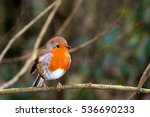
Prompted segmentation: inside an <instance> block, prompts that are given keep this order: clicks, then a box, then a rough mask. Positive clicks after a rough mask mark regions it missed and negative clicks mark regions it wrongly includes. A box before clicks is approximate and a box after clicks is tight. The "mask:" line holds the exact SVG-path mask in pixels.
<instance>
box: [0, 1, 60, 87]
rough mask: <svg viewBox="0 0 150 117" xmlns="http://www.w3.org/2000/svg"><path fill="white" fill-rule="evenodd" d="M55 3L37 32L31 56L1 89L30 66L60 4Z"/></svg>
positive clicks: (10, 83)
mask: <svg viewBox="0 0 150 117" xmlns="http://www.w3.org/2000/svg"><path fill="white" fill-rule="evenodd" d="M56 1H57V2H56V4H55V7H54V8H53V10H52V11H51V12H50V14H49V16H48V18H47V20H46V22H45V24H44V25H43V27H42V29H41V31H40V33H39V36H38V38H37V40H36V42H35V45H34V48H33V54H32V56H31V58H29V59H28V60H27V62H26V63H25V65H24V66H23V67H22V69H21V70H20V71H19V72H18V73H17V74H16V76H14V77H13V78H12V79H11V80H10V81H8V82H6V83H5V84H3V85H2V86H0V88H1V89H4V88H7V87H10V86H11V85H13V84H14V83H16V82H17V81H18V80H19V78H20V76H22V75H23V74H24V73H25V72H26V71H27V70H28V68H29V67H30V65H31V63H32V62H33V60H34V59H35V58H36V56H37V53H38V48H39V45H40V42H41V41H42V38H43V36H44V34H45V33H46V31H47V29H48V26H49V24H50V23H51V21H52V19H53V17H54V15H55V13H56V11H57V9H58V7H59V6H60V4H61V1H60V0H56Z"/></svg>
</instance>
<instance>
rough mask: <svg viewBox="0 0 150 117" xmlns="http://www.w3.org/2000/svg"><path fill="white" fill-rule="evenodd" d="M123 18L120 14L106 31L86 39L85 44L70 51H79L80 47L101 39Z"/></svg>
mask: <svg viewBox="0 0 150 117" xmlns="http://www.w3.org/2000/svg"><path fill="white" fill-rule="evenodd" d="M121 18H122V15H121V16H119V17H118V18H117V19H116V20H115V21H114V22H113V23H112V24H111V25H110V26H109V27H108V28H106V29H105V30H104V31H102V32H100V33H98V34H97V35H96V36H94V37H93V38H92V39H91V40H89V41H86V42H85V43H83V44H81V45H79V46H76V47H74V48H72V49H70V50H69V52H70V53H72V52H75V51H77V50H79V49H81V48H84V47H86V46H88V45H89V44H92V43H94V42H95V41H97V40H98V39H100V37H101V36H103V35H105V34H106V33H107V32H108V31H109V30H111V29H112V27H114V26H115V25H116V24H117V23H118V22H119V21H120V20H121Z"/></svg>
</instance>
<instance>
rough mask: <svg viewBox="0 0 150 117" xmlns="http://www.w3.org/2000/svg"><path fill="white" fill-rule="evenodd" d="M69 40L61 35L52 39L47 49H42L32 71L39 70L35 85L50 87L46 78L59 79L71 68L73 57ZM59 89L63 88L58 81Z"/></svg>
mask: <svg viewBox="0 0 150 117" xmlns="http://www.w3.org/2000/svg"><path fill="white" fill-rule="evenodd" d="M69 48H70V46H68V43H67V41H66V40H65V38H63V37H61V36H56V37H54V38H52V39H50V40H49V41H48V43H47V45H46V48H45V49H42V50H40V52H39V53H38V57H37V58H36V59H35V61H34V63H33V66H32V68H31V71H30V73H33V72H34V71H37V72H38V75H37V78H36V80H35V81H34V83H33V85H32V86H33V87H44V88H46V89H47V88H48V87H47V85H46V83H45V80H58V79H59V78H60V77H61V76H63V75H64V74H65V72H66V71H67V70H68V69H69V67H70V63H71V57H70V54H69V52H68V49H69ZM57 88H58V90H60V89H61V88H62V85H61V83H60V82H59V81H58V84H57Z"/></svg>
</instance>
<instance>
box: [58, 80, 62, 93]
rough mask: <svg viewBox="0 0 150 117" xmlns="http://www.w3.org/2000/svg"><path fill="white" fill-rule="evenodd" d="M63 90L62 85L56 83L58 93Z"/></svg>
mask: <svg viewBox="0 0 150 117" xmlns="http://www.w3.org/2000/svg"><path fill="white" fill-rule="evenodd" d="M62 88H63V86H62V84H61V83H60V82H58V83H57V90H58V91H60V90H61V89H62Z"/></svg>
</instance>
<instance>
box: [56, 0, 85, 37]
mask: <svg viewBox="0 0 150 117" xmlns="http://www.w3.org/2000/svg"><path fill="white" fill-rule="evenodd" d="M82 2H83V0H78V1H77V3H76V5H75V7H74V9H73V10H72V12H71V14H70V15H69V16H68V18H67V19H66V21H65V22H64V24H63V25H62V26H61V27H60V28H59V30H58V31H57V32H56V35H61V34H62V33H63V32H64V30H65V29H66V27H67V26H68V25H69V23H70V22H71V20H72V19H73V17H74V16H75V14H76V13H77V11H78V9H79V7H80V5H81V3H82Z"/></svg>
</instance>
